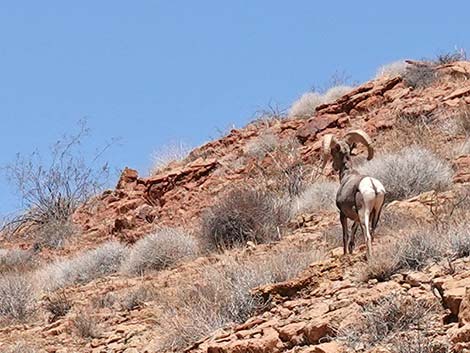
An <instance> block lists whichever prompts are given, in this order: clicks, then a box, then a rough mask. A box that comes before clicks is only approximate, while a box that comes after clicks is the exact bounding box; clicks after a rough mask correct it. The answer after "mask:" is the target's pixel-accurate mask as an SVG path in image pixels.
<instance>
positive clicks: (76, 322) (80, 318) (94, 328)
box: [71, 310, 102, 339]
mask: <svg viewBox="0 0 470 353" xmlns="http://www.w3.org/2000/svg"><path fill="white" fill-rule="evenodd" d="M71 321H72V325H73V328H74V330H75V332H76V334H77V335H78V336H80V337H82V338H86V339H91V338H99V337H101V336H102V332H101V331H102V330H101V328H100V326H99V325H98V323H97V322H96V320H95V318H94V317H93V316H92V315H91V313H90V312H89V311H87V310H82V311H80V312H78V313H77V315H76V316H75V317H73V318H72V320H71Z"/></svg>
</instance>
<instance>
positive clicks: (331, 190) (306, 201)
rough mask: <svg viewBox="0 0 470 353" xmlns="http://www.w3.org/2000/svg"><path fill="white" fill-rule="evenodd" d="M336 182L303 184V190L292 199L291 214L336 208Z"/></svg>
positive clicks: (325, 181)
mask: <svg viewBox="0 0 470 353" xmlns="http://www.w3.org/2000/svg"><path fill="white" fill-rule="evenodd" d="M337 190H338V183H335V182H332V181H327V180H324V181H317V182H314V183H312V184H310V185H307V186H305V188H304V190H303V191H302V192H301V193H300V194H299V195H298V196H297V197H295V198H294V199H293V200H292V209H291V215H292V216H295V215H297V214H301V213H312V212H315V211H321V210H334V209H336V191H337Z"/></svg>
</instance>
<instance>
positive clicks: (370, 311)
mask: <svg viewBox="0 0 470 353" xmlns="http://www.w3.org/2000/svg"><path fill="white" fill-rule="evenodd" d="M435 311H436V306H435V305H434V303H430V302H424V301H420V302H418V301H417V300H416V299H414V298H411V297H409V296H404V295H402V294H400V293H390V294H389V295H387V296H385V297H382V298H380V299H379V300H377V301H376V302H373V303H370V304H367V305H365V306H364V307H363V310H362V316H363V321H362V322H361V323H358V324H356V325H351V326H349V327H347V328H345V329H343V330H341V331H340V332H339V333H338V337H339V339H340V340H343V341H345V343H347V344H348V345H349V346H351V347H352V348H356V347H357V345H358V344H363V345H365V346H366V347H367V348H370V347H374V346H376V345H378V344H382V345H383V344H388V343H390V342H391V341H393V339H394V338H395V337H396V335H397V334H399V333H401V332H410V331H411V330H413V329H418V330H419V329H422V328H421V327H419V325H420V324H421V323H422V324H423V325H422V326H424V323H425V322H426V319H427V318H428V317H429V315H430V314H431V313H433V312H435Z"/></svg>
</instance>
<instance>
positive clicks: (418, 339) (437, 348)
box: [390, 331, 451, 353]
mask: <svg viewBox="0 0 470 353" xmlns="http://www.w3.org/2000/svg"><path fill="white" fill-rule="evenodd" d="M430 336H432V332H431V335H430ZM390 351H391V353H450V352H451V350H450V345H449V343H447V342H443V341H441V342H439V341H435V342H433V341H432V339H431V337H426V336H425V334H424V333H423V332H420V331H417V332H411V333H406V334H405V333H404V334H401V335H400V336H399V337H395V338H393V339H392V340H391V342H390Z"/></svg>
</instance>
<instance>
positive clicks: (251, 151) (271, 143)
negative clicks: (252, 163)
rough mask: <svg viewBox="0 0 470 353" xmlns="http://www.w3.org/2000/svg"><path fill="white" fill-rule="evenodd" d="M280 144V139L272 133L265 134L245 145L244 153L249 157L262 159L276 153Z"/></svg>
mask: <svg viewBox="0 0 470 353" xmlns="http://www.w3.org/2000/svg"><path fill="white" fill-rule="evenodd" d="M280 144H281V141H280V140H279V137H277V136H276V135H274V134H272V133H264V134H261V135H259V136H258V137H255V138H254V139H252V140H250V141H249V142H248V143H247V144H246V145H245V147H244V152H245V154H247V155H248V156H251V157H255V158H258V159H260V158H263V157H264V156H266V154H267V153H269V152H272V151H274V150H275V149H276V148H277V147H278V146H279V145H280Z"/></svg>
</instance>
